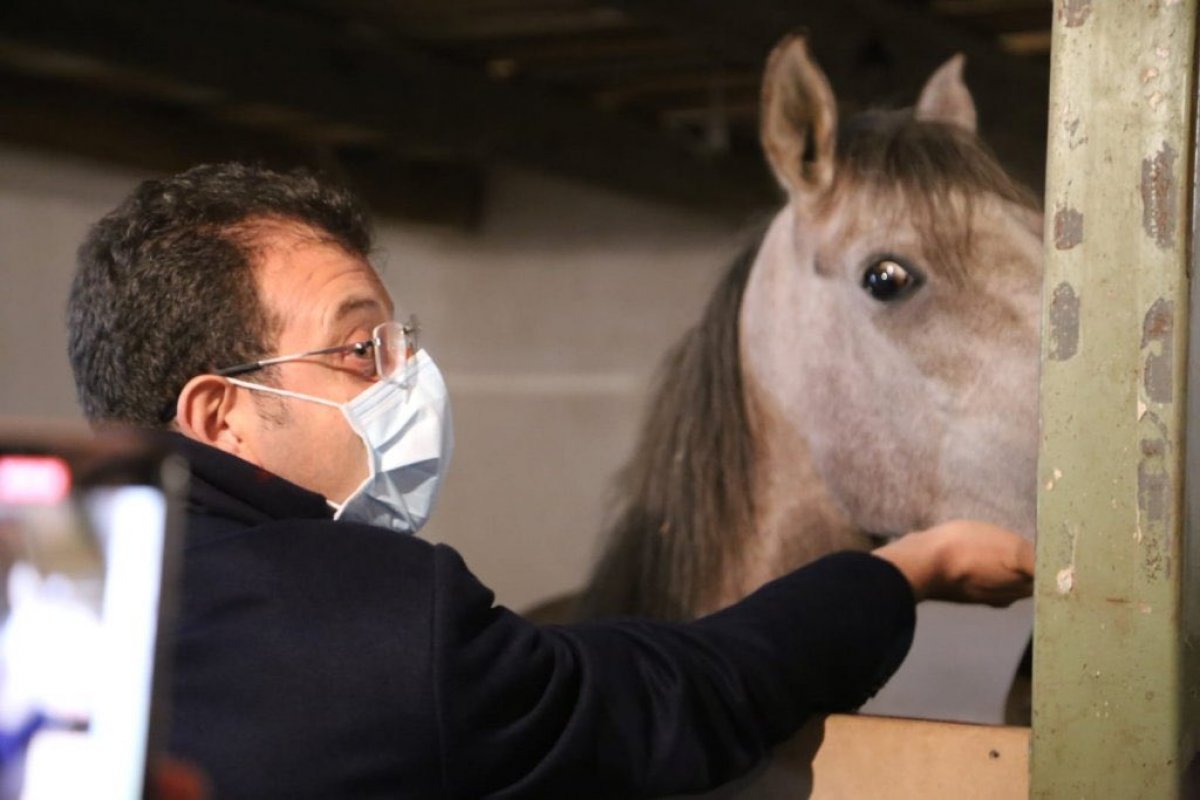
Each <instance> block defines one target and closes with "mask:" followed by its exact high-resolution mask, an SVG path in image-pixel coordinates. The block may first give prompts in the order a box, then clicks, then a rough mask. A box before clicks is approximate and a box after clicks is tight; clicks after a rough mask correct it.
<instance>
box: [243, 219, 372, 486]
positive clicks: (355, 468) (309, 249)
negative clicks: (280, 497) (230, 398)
mask: <svg viewBox="0 0 1200 800" xmlns="http://www.w3.org/2000/svg"><path fill="white" fill-rule="evenodd" d="M258 241H259V244H260V250H259V253H260V255H259V258H258V263H257V264H256V267H255V277H256V279H257V283H258V291H259V296H260V297H261V298H262V302H263V305H264V306H265V307H266V310H267V312H268V314H270V316H271V318H272V319H273V320H274V322H275V323H276V326H277V327H276V331H277V333H278V340H277V342H276V345H275V348H274V353H273V354H272V355H288V354H291V353H302V352H305V351H308V350H317V349H321V348H326V347H333V346H336V345H345V344H352V343H354V342H361V341H363V340H366V339H370V338H371V331H372V329H373V328H374V327H375V326H376V325H378V324H380V323H381V322H386V321H387V320H389V319H391V318H392V315H393V307H392V301H391V298H389V297H388V293H387V290H386V289H385V288H384V287H383V284H382V283H380V281H379V278H378V276H377V275H376V274H375V271H374V270H373V269H372V268H371V266H370V265H369V264H368V263H367V262H366V261H365V260H364V259H363V258H361V257H359V256H356V255H351V254H350V253H347V252H346V251H345V250H343V249H342V248H341V247H340V246H339V245H337V244H336V243H333V242H329V241H324V240H322V239H321V238H320V237H319V236H318V235H317V234H316V233H314V232H313V231H312V230H311V229H309V228H307V227H305V226H303V225H299V224H296V223H287V222H278V223H269V224H268V225H265V226H264V228H263V229H262V233H261V236H260V238H259V240H258ZM275 369H276V370H277V376H278V377H277V385H278V386H279V388H281V389H286V390H289V391H292V392H299V393H302V394H306V395H311V396H313V397H319V398H321V399H324V400H330V401H333V402H335V403H344V402H346V401H347V400H350V399H352V398H353V397H355V396H356V395H358V394H359V393H361V392H362V391H364V390H365V389H367V388H369V387H370V386H371V385H372V383H373V382H374V379H373V378H370V377H367V375H365V374H364V371H363V369H362V364H361V363H360V362H353V363H346V362H345V361H344V360H340V359H338V358H336V357H333V358H330V357H324V356H314V357H312V358H311V359H302V360H299V361H289V362H286V363H283V364H280V365H278V366H276V367H275ZM241 391H248V390H245V389H242V390H241ZM253 394H254V397H252V398H250V400H251V401H252V402H257V403H259V404H261V405H262V406H263V409H264V411H265V412H266V413H265V414H264V415H263V417H262V418H259V419H258V420H257V422H256V423H255V424H253V425H252V426H251V428H250V430H249V431H248V433H247V435H248V437H253V439H254V441H252V442H249V444H250V445H251V447H252V448H253V450H252V452H253V454H254V456H255V459H254V460H255V461H257V463H258V464H259V466H261V467H264V468H265V469H267V470H270V471H271V472H273V473H275V474H276V475H279V476H280V477H283V478H286V479H287V480H289V481H291V482H293V483H295V484H298V485H299V486H303V487H304V488H306V489H309V490H311V491H314V492H318V493H320V494H322V495H324V496H325V497H327V498H329V499H330V500H332V501H334V502H337V503H341V502H342V501H344V500H345V499H346V498H347V496H349V495H350V493H351V492H353V491H354V490H355V489H357V488H358V486H359V484H361V483H362V481H363V479H364V478H366V476H367V472H368V468H367V457H366V450H365V446H364V445H363V442H362V440H361V439H360V438H359V437H358V435H357V434H356V433H354V431H353V430H351V428H350V425H349V423H348V422H347V421H346V418H345V416H343V414H342V411H341V409H339V408H333V407H330V406H324V405H321V404H319V403H313V402H310V401H307V400H299V399H293V398H280V397H273V396H270V395H264V394H262V393H260V392H255V393H253Z"/></svg>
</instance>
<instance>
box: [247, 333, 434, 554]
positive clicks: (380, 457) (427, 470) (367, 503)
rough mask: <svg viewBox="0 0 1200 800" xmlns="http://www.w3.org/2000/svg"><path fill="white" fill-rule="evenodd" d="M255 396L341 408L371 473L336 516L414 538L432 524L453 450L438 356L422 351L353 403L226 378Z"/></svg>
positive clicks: (335, 506) (334, 504) (339, 508)
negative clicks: (357, 440) (437, 362)
mask: <svg viewBox="0 0 1200 800" xmlns="http://www.w3.org/2000/svg"><path fill="white" fill-rule="evenodd" d="M228 380H229V382H230V383H232V384H234V385H236V386H241V387H243V388H246V389H250V390H253V391H257V392H267V393H269V394H276V395H282V396H284V397H293V398H296V399H298V400H307V401H309V402H313V403H320V404H322V405H326V406H332V407H334V408H340V409H341V410H342V413H343V414H344V415H345V417H346V420H347V422H349V423H350V427H351V428H352V429H353V430H354V432H355V433H357V434H358V436H359V438H361V439H362V440H363V444H364V445H365V446H366V450H367V465H368V468H369V472H368V475H367V477H366V479H365V480H364V481H363V482H362V484H361V485H360V486H359V487H358V488H357V489H355V490H354V492H352V493H351V494H350V496H349V497H347V498H346V500H345V501H344V502H343V503H342V504H341V505H338V504H336V503H332V501H331V505H333V506H334V508H336V509H337V511H336V513H334V515H333V516H334V519H345V520H350V521H352V522H365V523H367V524H369V525H378V526H380V527H384V528H392V529H393V530H397V531H403V532H406V533H416V532H417V531H419V530H420V529H421V528H422V527H423V526H424V525H425V523H426V522H427V521H428V520H429V516H430V514H432V513H433V507H434V504H435V503H436V502H437V496H438V490H439V489H440V488H441V483H442V478H443V477H444V476H445V474H446V469H447V468H448V467H449V465H450V456H451V454H452V453H453V450H454V432H453V423H452V420H451V415H450V399H449V396H448V395H447V392H446V383H445V381H444V380H443V378H442V373H441V372H440V371H439V370H438V368H437V365H436V364H434V363H433V359H432V358H430V357H429V355H428V354H427V353H426V352H425V351H424V350H419V351H417V353H416V354H415V355H414V356H413V357H412V358H410V359H409V362H408V364H407V365H405V367H404V368H403V369H402V370H401V371H400V372H399V373H398V374H396V375H394V376H392V377H391V378H385V379H383V380H380V381H378V382H377V383H375V385H373V386H371V387H370V388H369V389H366V390H365V391H363V392H362V393H361V394H359V395H358V396H356V397H355V398H354V399H353V400H350V401H349V402H346V403H335V402H333V401H332V400H324V399H322V398H319V397H313V396H311V395H306V394H301V393H299V392H290V391H288V390H286V389H276V388H275V387H273V386H262V385H259V384H257V383H248V382H246V381H241V380H238V379H236V378H229V379H228Z"/></svg>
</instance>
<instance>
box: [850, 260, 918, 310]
mask: <svg viewBox="0 0 1200 800" xmlns="http://www.w3.org/2000/svg"><path fill="white" fill-rule="evenodd" d="M920 285H921V276H920V275H918V274H917V272H916V271H914V270H912V269H910V268H908V267H905V266H904V265H903V264H901V263H900V262H899V261H896V260H895V259H891V258H881V259H879V260H878V261H876V262H874V263H872V264H871V265H870V266H869V267H867V270H866V272H864V273H863V279H862V287H863V288H864V289H866V290H867V292H868V293H869V294H870V295H871V297H874V298H875V299H876V300H879V301H882V302H885V303H886V302H888V301H890V300H898V299H900V298H901V297H904V296H905V295H906V294H908V293H909V292H911V291H912V290H913V289H916V288H917V287H918V286H920Z"/></svg>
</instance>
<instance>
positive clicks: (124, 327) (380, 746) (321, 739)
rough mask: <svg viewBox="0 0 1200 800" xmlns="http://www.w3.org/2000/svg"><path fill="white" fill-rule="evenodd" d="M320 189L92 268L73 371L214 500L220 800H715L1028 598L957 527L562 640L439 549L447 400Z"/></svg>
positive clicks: (209, 558) (244, 196)
mask: <svg viewBox="0 0 1200 800" xmlns="http://www.w3.org/2000/svg"><path fill="white" fill-rule="evenodd" d="M369 249H370V236H369V233H368V231H367V227H366V222H365V217H364V215H363V214H362V212H361V211H360V210H359V209H358V206H357V204H356V203H355V202H354V200H353V199H352V198H351V197H350V196H349V195H348V194H346V193H345V192H343V191H340V190H337V189H333V188H330V187H328V186H324V185H322V184H321V183H319V182H318V181H316V180H315V179H313V178H312V177H309V176H305V175H302V174H290V175H281V174H276V173H272V172H268V171H265V170H261V169H255V168H249V167H244V166H239V165H221V166H203V167H197V168H195V169H193V170H190V171H188V172H186V173H183V174H182V175H179V176H177V177H174V178H171V179H167V180H162V181H149V182H146V183H144V184H142V186H140V187H139V188H138V189H137V190H136V191H135V192H134V194H133V195H132V196H131V197H130V198H129V199H128V200H127V201H126V202H125V203H124V204H122V205H121V206H120V207H119V208H117V209H116V210H115V211H113V212H112V213H111V214H109V215H108V216H106V217H105V218H104V219H102V220H101V221H100V222H99V223H98V224H97V225H96V226H95V227H94V229H93V230H92V232H91V233H90V235H89V236H88V238H87V241H86V242H85V243H84V245H83V246H82V247H81V249H80V256H79V270H78V274H77V275H76V278H75V282H74V285H73V288H72V293H71V299H70V305H69V319H70V345H69V348H70V357H71V363H72V367H73V369H74V371H75V376H76V385H77V387H78V392H79V397H80V401H81V403H82V405H83V408H84V411H85V413H86V414H87V416H88V418H89V419H90V420H91V421H92V422H93V424H94V425H97V426H107V425H136V426H141V427H148V428H165V429H169V430H171V431H173V432H174V433H173V434H172V435H174V436H175V437H176V438H177V440H178V446H179V448H180V450H181V451H182V452H183V453H185V454H186V455H187V457H188V458H189V459H190V461H191V463H192V466H193V471H194V478H193V486H192V492H191V508H190V511H189V529H188V544H187V549H186V555H185V567H184V584H183V599H182V612H181V618H180V624H179V628H178V631H177V650H176V662H175V667H174V669H175V680H174V683H175V687H174V689H175V690H174V733H173V738H172V749H173V751H174V752H175V753H176V754H178V755H180V756H183V757H186V758H189V759H191V760H194V761H195V762H197V763H198V764H199V765H200V766H201V767H203V768H204V770H206V771H207V772H208V774H209V776H210V777H211V779H212V781H213V783H214V786H215V787H216V790H217V791H216V794H217V796H218V797H222V798H224V797H247V798H267V797H280V798H301V797H356V798H357V797H399V796H404V797H464V798H468V797H592V796H595V797H637V796H652V795H657V794H666V793H672V792H682V791H692V790H699V789H702V788H706V787H710V786H714V785H716V784H718V783H720V782H722V781H724V780H727V779H729V778H731V777H733V776H735V775H737V774H739V773H740V772H742V771H744V770H746V769H747V768H749V767H750V766H751V765H752V764H753V763H754V762H755V761H756V760H757V759H759V758H760V757H761V756H762V755H763V754H764V753H765V752H766V751H767V750H768V748H770V747H771V745H773V744H774V743H776V742H778V741H780V740H781V739H782V738H784V737H786V736H787V735H788V734H789V733H791V732H792V731H793V730H795V728H796V727H797V726H799V725H800V724H801V723H802V722H803V720H804V719H805V718H806V717H807V716H809V715H811V714H812V713H814V712H819V711H832V710H839V709H851V708H854V707H856V706H857V705H859V704H861V703H862V702H863V701H864V700H865V699H866V698H867V697H868V696H869V695H870V694H871V693H873V692H874V691H875V690H876V689H877V688H878V687H879V686H880V685H881V684H882V683H883V682H884V681H885V680H886V679H887V677H888V676H889V675H890V674H891V672H892V671H893V670H894V669H895V668H896V666H897V665H898V664H899V663H900V661H901V660H902V659H903V657H904V654H905V652H906V651H907V648H908V645H909V642H910V639H911V635H912V625H913V613H914V601H915V600H919V599H922V598H924V597H939V598H946V599H956V600H966V601H983V602H990V603H993V604H996V605H1004V604H1007V603H1009V602H1011V601H1012V600H1014V599H1016V598H1018V597H1021V596H1024V595H1027V594H1028V593H1029V590H1030V582H1031V574H1032V551H1031V548H1030V547H1029V545H1028V544H1027V543H1026V542H1025V541H1024V540H1023V539H1021V538H1020V537H1019V536H1017V535H1015V534H1011V533H1009V532H1006V531H1001V530H998V529H995V528H992V527H990V526H987V525H985V524H983V523H968V522H960V523H952V524H949V525H945V526H941V527H938V528H934V529H931V530H929V531H924V532H920V533H916V534H913V535H911V536H908V537H905V538H904V539H901V540H900V541H898V542H896V543H894V544H891V545H888V546H886V547H884V548H881V549H880V550H877V551H876V552H875V553H874V554H871V555H868V554H862V553H843V554H838V555H834V556H830V557H827V558H825V559H822V560H820V561H818V562H816V563H814V564H812V565H810V566H808V567H806V568H804V569H802V570H800V571H798V572H796V573H793V574H792V575H789V576H786V577H784V578H782V579H780V580H778V581H775V582H773V583H771V584H769V585H768V586H766V587H764V588H763V589H761V590H760V591H758V592H757V593H755V594H754V595H751V596H750V597H749V598H747V599H746V600H744V601H742V602H740V603H738V604H737V605H735V606H732V607H730V608H729V609H726V610H725V611H722V612H720V613H718V614H715V615H713V616H710V617H707V618H705V619H702V620H699V621H697V622H695V623H692V624H683V625H673V624H662V623H651V622H642V621H633V620H627V621H620V622H609V623H594V624H587V625H579V626H566V627H555V628H545V629H543V628H538V627H536V626H534V625H532V624H529V623H528V622H526V621H525V620H523V619H521V618H520V617H518V616H517V615H515V614H513V613H511V612H509V611H508V610H506V609H504V608H502V607H497V606H494V605H493V602H492V601H493V598H492V594H491V593H490V592H489V591H488V590H487V589H486V588H485V587H483V586H482V585H481V584H480V583H479V582H478V581H477V580H476V579H475V578H474V577H473V576H472V575H471V573H470V572H469V571H468V570H467V568H466V566H465V565H464V564H463V562H462V561H461V559H460V558H459V556H458V555H457V554H456V553H455V552H454V551H453V550H451V549H450V548H448V547H446V546H442V545H439V546H433V545H430V544H428V543H426V542H424V541H422V540H421V539H419V538H417V537H415V536H412V535H408V533H411V532H415V531H416V530H417V529H419V527H420V525H421V524H422V523H423V522H424V519H425V518H426V517H427V516H428V513H429V510H430V508H431V507H432V502H433V499H434V497H435V496H436V489H437V483H438V481H439V480H440V476H441V474H442V472H443V470H444V466H445V462H446V459H447V458H448V455H449V454H448V447H449V441H450V436H449V433H448V431H449V413H448V407H447V406H446V404H445V391H444V385H443V384H442V381H441V377H440V374H439V373H438V371H437V368H436V366H434V364H433V362H432V361H431V360H430V359H429V357H428V355H427V354H425V353H424V352H423V351H421V350H420V349H419V344H418V343H417V342H416V341H415V338H416V331H415V330H413V329H412V328H411V327H410V326H405V325H403V324H397V323H394V322H392V321H391V320H392V317H393V314H394V307H393V303H392V300H391V298H390V297H389V296H388V293H387V291H386V290H385V289H384V287H383V285H382V284H381V282H380V281H379V279H378V277H377V276H376V274H375V272H374V271H373V269H372V268H371V266H370V264H369V263H368V260H367V255H368V252H369Z"/></svg>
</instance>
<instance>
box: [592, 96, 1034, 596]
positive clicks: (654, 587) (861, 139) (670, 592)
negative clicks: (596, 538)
mask: <svg viewBox="0 0 1200 800" xmlns="http://www.w3.org/2000/svg"><path fill="white" fill-rule="evenodd" d="M837 150H838V164H837V168H836V172H835V174H836V175H837V176H838V177H837V180H836V182H835V184H834V186H833V187H832V189H831V194H833V193H835V192H841V191H856V190H857V191H862V190H863V189H864V188H866V189H868V190H872V189H874V190H884V191H891V190H893V189H894V190H897V191H899V192H901V193H902V198H903V201H904V202H905V203H906V204H908V208H909V209H910V210H911V211H912V212H913V214H914V217H915V221H916V224H917V226H918V228H919V229H920V230H921V233H922V235H923V236H925V237H926V241H931V242H933V245H934V247H933V248H932V249H934V250H936V249H938V248H939V247H942V248H946V249H953V248H958V249H959V250H961V248H963V247H968V248H969V242H968V243H967V244H964V243H963V242H964V237H963V236H962V235H961V232H962V230H963V229H964V228H965V227H966V221H965V219H964V218H963V216H962V215H963V214H968V215H969V213H970V203H971V198H972V196H974V195H977V194H979V193H981V192H986V193H991V194H995V195H999V196H1000V197H1001V198H1003V199H1005V200H1008V201H1011V202H1015V203H1018V204H1021V205H1024V206H1028V207H1034V206H1036V202H1035V200H1034V199H1033V196H1032V195H1031V194H1030V193H1029V192H1028V191H1027V190H1025V189H1024V188H1023V187H1021V186H1020V185H1019V184H1017V183H1015V182H1014V181H1013V180H1012V179H1011V178H1010V177H1009V176H1008V175H1007V173H1005V172H1004V170H1003V169H1002V168H1001V167H1000V166H999V164H998V163H997V162H996V161H995V159H994V158H993V157H992V156H991V154H990V153H989V152H988V151H987V150H986V149H984V147H983V145H982V143H981V142H980V141H979V140H978V139H976V138H975V137H974V136H973V135H971V134H969V133H967V132H966V131H962V130H959V129H957V128H953V127H951V126H949V125H942V124H937V123H927V122H919V121H917V120H915V119H914V118H913V116H912V113H911V112H908V111H899V112H868V113H865V114H861V115H859V116H858V117H856V118H854V119H852V120H851V121H850V122H849V123H848V124H847V125H846V126H844V128H843V129H842V131H841V132H840V137H839V141H838V148H837ZM898 199H900V198H898ZM956 200H957V201H958V202H957V203H956V202H955V201H956ZM947 226H949V227H950V228H951V229H957V230H958V232H959V235H957V236H956V235H953V233H952V232H951V233H947V232H946V231H947ZM760 244H761V237H759V239H757V240H756V241H755V242H754V243H753V244H752V245H751V246H750V247H748V248H746V249H745V250H744V251H743V252H742V253H741V254H740V255H739V256H738V257H737V258H736V259H735V260H734V262H733V263H732V265H731V266H730V267H729V269H728V271H727V272H726V273H725V276H724V278H723V279H722V280H721V282H720V284H719V285H718V286H717V289H716V291H715V292H714V294H713V296H712V297H711V298H710V300H709V302H708V305H707V307H706V309H705V311H704V314H703V317H702V318H701V319H700V321H699V322H698V323H697V324H696V325H695V326H694V327H693V328H691V329H690V330H689V331H688V332H687V333H686V334H685V335H684V337H683V339H682V340H681V341H680V342H679V343H678V344H677V345H676V346H675V347H674V348H673V349H672V350H671V351H670V352H669V353H668V354H667V356H666V358H665V361H664V365H663V368H662V371H661V375H660V377H659V379H658V382H657V385H656V388H655V390H654V392H653V395H652V396H653V399H652V401H651V403H650V407H649V410H648V413H647V415H646V418H645V420H644V422H643V426H642V431H641V436H640V439H639V443H638V445H637V448H636V451H635V453H634V456H633V458H632V459H631V460H630V462H629V463H628V464H627V466H626V467H625V469H624V470H623V471H622V473H621V474H620V476H619V478H618V481H617V486H616V489H617V491H618V492H619V495H618V496H619V498H620V502H619V504H618V512H617V515H616V517H615V521H614V523H613V524H612V526H611V528H610V529H609V531H608V539H607V545H606V551H605V553H604V555H603V557H602V558H601V561H600V563H599V565H598V566H597V567H596V569H595V570H594V572H593V574H592V577H591V581H590V583H589V585H588V587H587V588H586V589H585V591H584V592H583V593H582V595H581V596H580V598H579V603H578V606H577V609H576V611H577V614H578V616H581V617H584V618H594V617H600V616H608V615H613V614H636V615H644V616H650V617H655V618H660V619H685V618H687V617H689V616H691V614H692V609H695V608H696V607H697V606H699V605H700V602H701V600H702V598H703V597H704V595H705V593H706V592H707V593H711V591H712V590H713V588H714V587H715V586H716V583H715V582H716V581H717V580H719V578H720V575H721V572H722V569H723V568H724V567H725V565H726V563H727V561H728V559H730V558H731V557H732V556H733V555H734V554H735V553H736V552H737V551H738V550H739V549H740V548H741V546H742V544H743V543H744V540H745V539H746V537H748V536H751V535H753V528H752V524H753V521H754V508H753V501H752V497H753V488H754V465H755V451H754V441H753V437H752V436H751V435H750V428H749V418H748V413H747V407H746V399H745V396H744V393H743V387H742V373H741V364H740V357H739V334H738V315H739V312H740V309H741V303H742V296H743V294H744V293H745V289H746V284H747V281H748V279H749V276H750V272H751V268H752V267H753V265H754V262H755V260H756V258H757V255H758V249H759V245H760ZM946 262H947V264H954V263H961V260H960V259H957V258H947V259H946ZM960 271H961V270H960ZM959 277H962V276H961V275H960V276H959ZM950 278H951V279H955V276H954V275H953V274H951V275H950Z"/></svg>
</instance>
